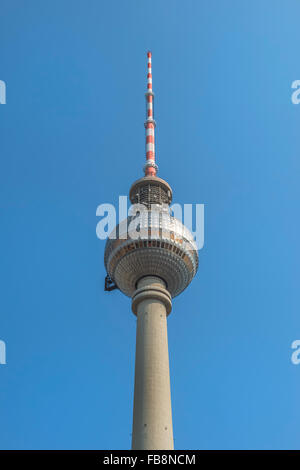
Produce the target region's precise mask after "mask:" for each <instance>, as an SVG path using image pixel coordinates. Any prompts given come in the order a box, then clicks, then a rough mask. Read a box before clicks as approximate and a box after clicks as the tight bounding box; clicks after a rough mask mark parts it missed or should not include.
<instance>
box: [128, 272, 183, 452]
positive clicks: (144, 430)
mask: <svg viewBox="0 0 300 470" xmlns="http://www.w3.org/2000/svg"><path fill="white" fill-rule="evenodd" d="M171 308H172V302H171V295H170V294H169V292H168V291H167V289H166V285H165V283H164V281H163V280H162V279H160V278H158V277H155V276H147V277H144V278H142V279H141V280H140V281H139V282H138V285H137V290H136V291H135V293H134V295H133V297H132V311H133V313H135V314H136V315H137V333H136V358H135V385H134V408H133V431H132V449H148V450H152V449H153V450H159V449H173V448H174V444H173V426H172V410H171V392H170V371H169V353H168V335H167V315H168V314H169V313H170V312H171Z"/></svg>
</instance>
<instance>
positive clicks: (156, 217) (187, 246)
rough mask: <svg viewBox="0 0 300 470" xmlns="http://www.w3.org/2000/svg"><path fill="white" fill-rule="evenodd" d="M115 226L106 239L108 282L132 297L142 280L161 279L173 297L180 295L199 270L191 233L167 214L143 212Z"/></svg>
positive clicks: (105, 260) (162, 211)
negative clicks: (137, 216)
mask: <svg viewBox="0 0 300 470" xmlns="http://www.w3.org/2000/svg"><path fill="white" fill-rule="evenodd" d="M136 221H137V219H136V217H133V216H130V217H128V218H127V219H125V220H124V221H123V222H121V223H120V224H119V225H117V227H116V230H115V231H114V232H113V233H112V236H110V237H109V238H108V239H107V242H106V247H105V255H104V263H105V267H106V270H107V273H108V275H109V276H110V278H111V279H112V280H113V281H114V282H115V284H116V285H117V287H118V288H119V289H120V290H121V291H122V292H123V293H124V294H125V295H127V296H129V297H132V296H133V294H134V292H135V290H136V286H137V282H138V281H139V279H141V278H142V277H144V276H157V277H160V278H161V279H163V280H164V281H165V283H166V286H167V289H168V291H169V292H170V294H171V296H172V297H176V295H178V294H180V293H181V292H182V291H183V290H184V289H185V288H186V287H187V286H188V285H189V283H190V282H191V280H192V279H193V277H194V276H195V274H196V272H197V269H198V251H197V246H196V243H195V241H194V239H193V236H192V234H191V232H190V231H189V230H188V229H187V228H186V227H185V226H184V225H183V224H182V223H181V222H180V221H179V220H178V219H175V218H174V217H172V216H171V215H170V214H169V212H168V211H167V210H162V209H160V210H151V211H149V210H144V211H143V212H142V213H141V214H140V218H139V226H138V230H136V228H137V224H136Z"/></svg>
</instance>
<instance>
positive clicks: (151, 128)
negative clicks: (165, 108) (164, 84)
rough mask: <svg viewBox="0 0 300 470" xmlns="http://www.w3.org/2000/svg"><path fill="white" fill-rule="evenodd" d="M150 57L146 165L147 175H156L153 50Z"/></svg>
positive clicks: (149, 54)
mask: <svg viewBox="0 0 300 470" xmlns="http://www.w3.org/2000/svg"><path fill="white" fill-rule="evenodd" d="M147 57H148V74H147V92H146V94H145V96H146V121H145V128H146V164H145V166H144V172H145V176H156V172H157V170H158V166H157V165H156V163H155V135H154V132H155V126H156V123H155V121H154V116H153V103H154V93H153V91H152V63H151V58H152V54H151V52H148V53H147Z"/></svg>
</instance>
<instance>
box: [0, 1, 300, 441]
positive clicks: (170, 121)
mask: <svg viewBox="0 0 300 470" xmlns="http://www.w3.org/2000/svg"><path fill="white" fill-rule="evenodd" d="M299 17H300V4H299V2H298V1H297V0H294V1H293V0H288V1H285V2H283V1H278V0H264V1H261V0H246V1H243V2H241V1H238V0H236V1H234V0H226V1H225V0H223V1H220V0H219V1H217V0H209V1H208V0H205V1H204V0H202V1H196V0H187V1H186V2H183V1H178V0H173V1H170V0H164V1H159V0H152V1H151V2H149V1H145V0H143V1H141V0H135V1H133V0H130V1H110V2H108V1H105V2H104V1H96V0H88V1H83V0H82V1H81V0H80V1H78V0H77V1H75V0H72V1H71V0H70V1H69V0H59V1H58V0H52V1H47V2H41V1H38V0H36V1H34V0H29V1H25V0H23V1H15V0H2V2H1V18H0V79H1V80H4V81H5V82H6V85H7V104H6V105H2V106H0V135H1V144H0V145H1V170H0V212H1V218H0V224H1V230H0V242H1V243H0V285H1V296H0V339H2V340H4V341H5V342H6V345H7V364H6V365H0V447H1V448H2V449H63V448H67V449H92V448H96V449H128V448H130V443H131V425H132V407H133V381H134V355H135V329H136V319H135V317H134V315H133V314H132V313H131V302H130V299H128V298H127V297H125V296H124V295H123V294H121V293H120V292H119V291H114V292H112V293H107V292H104V290H103V284H104V276H105V270H104V266H103V252H104V242H103V241H100V240H99V239H97V237H96V224H97V222H98V219H97V217H96V208H97V206H98V205H99V204H101V203H104V202H109V203H113V204H117V202H118V196H119V195H126V194H128V190H129V187H130V185H131V183H132V182H133V181H134V180H135V179H137V178H139V177H141V176H142V167H143V164H144V126H143V123H144V119H145V98H144V92H145V89H146V51H147V50H148V49H151V50H152V53H153V88H154V92H155V96H156V102H155V118H156V121H157V133H156V142H157V160H158V164H159V176H161V177H162V178H164V179H166V180H167V181H168V182H169V183H170V184H171V186H172V188H173V192H174V202H180V203H204V204H205V246H204V248H203V250H201V251H200V264H199V272H198V274H197V276H196V278H195V279H194V281H193V283H192V284H191V285H190V286H189V288H188V289H187V290H186V291H185V292H184V293H183V294H182V295H180V296H179V297H178V298H176V299H174V303H173V312H172V314H171V315H170V317H169V322H168V328H169V350H170V368H171V388H172V407H173V421H174V437H175V447H176V448H177V449H199V448H202V449H216V448H222V449H232V448H237V449H248V448H250V449H253V448H259V449H267V448H269V449H277V448H280V449H287V448H297V449H299V448H300V427H299V423H300V407H299V388H300V365H299V366H295V365H293V364H292V363H291V353H292V350H291V343H292V341H293V340H295V339H300V316H299V307H300V294H299V275H300V272H299V271H300V269H299V265H300V263H299V261H300V260H299V228H300V224H299V207H300V187H299V171H300V163H299V161H300V160H299V129H300V105H298V106H297V105H293V104H292V102H291V94H292V90H291V84H292V82H293V81H294V80H297V79H300V56H299V44H300V27H299Z"/></svg>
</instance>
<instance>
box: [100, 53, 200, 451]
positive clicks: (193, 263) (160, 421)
mask: <svg viewBox="0 0 300 470" xmlns="http://www.w3.org/2000/svg"><path fill="white" fill-rule="evenodd" d="M147 57H148V72H147V92H146V121H145V129H146V164H145V166H144V172H145V176H144V177H142V178H140V179H138V180H137V181H135V182H134V183H133V185H132V186H131V188H130V191H129V198H130V201H131V203H132V206H131V207H132V208H134V211H133V214H132V215H129V217H128V218H127V219H126V220H124V221H123V222H121V223H120V224H119V225H117V227H116V229H115V230H114V231H113V234H112V235H110V236H109V238H108V239H107V242H106V247H105V255H104V263H105V268H106V271H107V276H106V279H105V290H112V289H115V288H118V289H120V291H121V292H123V293H124V294H125V295H127V296H129V297H131V298H132V311H133V313H134V314H135V315H136V316H137V333H136V358H135V384H134V407H133V430H132V449H148V450H151V449H154V450H159V449H173V448H174V443H173V426H172V411H171V392H170V373H169V353H168V337H167V316H168V315H169V314H170V312H171V309H172V298H173V297H175V296H176V295H178V294H180V293H181V292H182V291H183V290H184V289H185V288H186V287H187V286H188V285H189V283H190V282H191V281H192V279H193V277H194V276H195V274H196V272H197V268H198V252H197V247H196V243H195V242H194V239H193V236H192V234H191V233H190V231H189V230H188V229H187V228H186V227H185V226H184V225H183V224H182V223H181V222H180V221H179V220H178V219H175V217H173V216H172V215H171V213H170V207H169V206H170V203H171V201H172V189H171V187H170V186H169V184H168V183H167V182H166V181H164V180H163V179H161V178H158V177H157V176H156V173H157V170H158V167H157V165H156V163H155V139H154V137H155V126H156V123H155V121H154V115H153V103H154V93H153V91H152V64H151V52H148V53H147ZM137 221H138V222H137Z"/></svg>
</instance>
